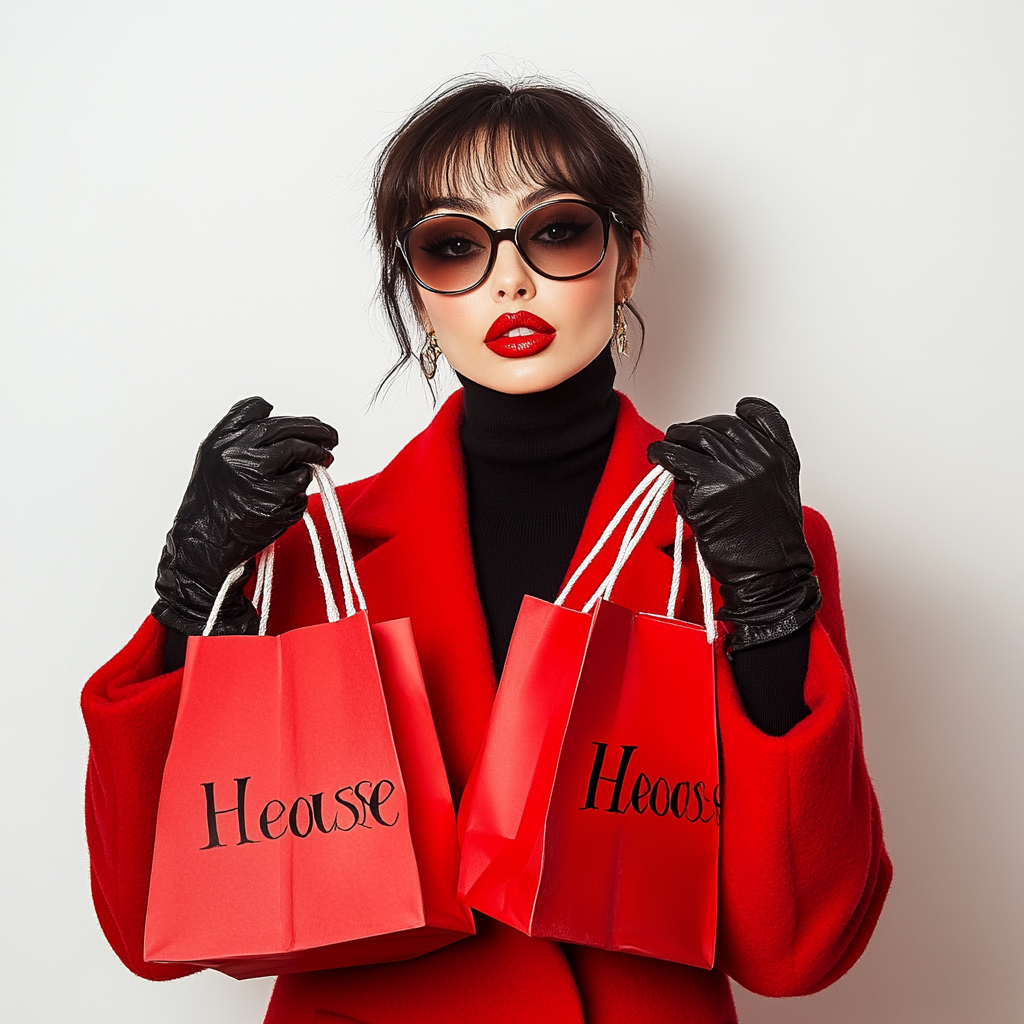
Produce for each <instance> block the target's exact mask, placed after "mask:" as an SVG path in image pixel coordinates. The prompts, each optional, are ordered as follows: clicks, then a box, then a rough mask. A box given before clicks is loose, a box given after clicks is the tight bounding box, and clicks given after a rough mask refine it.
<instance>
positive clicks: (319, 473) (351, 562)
mask: <svg viewBox="0 0 1024 1024" xmlns="http://www.w3.org/2000/svg"><path fill="white" fill-rule="evenodd" d="M311 468H312V470H313V476H314V477H315V478H316V482H317V486H318V487H319V488H320V494H321V496H322V497H323V500H324V514H325V515H326V516H327V525H328V526H329V527H330V529H331V536H332V537H333V538H334V549H335V551H336V553H337V555H338V568H339V570H340V571H341V585H342V588H343V589H344V591H345V612H346V614H347V615H354V614H355V613H356V611H361V612H364V611H366V598H365V597H363V588H362V587H361V586H360V585H359V576H358V574H357V573H356V560H355V558H353V556H352V545H351V544H350V543H349V539H348V530H347V529H345V517H344V516H343V515H342V514H341V504H340V503H339V501H338V494H337V492H336V491H335V489H334V481H333V480H332V479H331V477H330V474H329V473H328V472H327V470H326V469H324V467H323V466H311ZM353 592H354V594H355V602H354V607H353V601H352V595H353Z"/></svg>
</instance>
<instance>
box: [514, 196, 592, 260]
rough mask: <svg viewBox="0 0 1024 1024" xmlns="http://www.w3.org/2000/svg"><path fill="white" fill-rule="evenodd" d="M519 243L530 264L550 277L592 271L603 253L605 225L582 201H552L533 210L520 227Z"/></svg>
mask: <svg viewBox="0 0 1024 1024" xmlns="http://www.w3.org/2000/svg"><path fill="white" fill-rule="evenodd" d="M519 244H520V246H521V247H522V249H523V251H524V252H525V253H526V255H527V256H528V257H529V259H530V261H531V262H532V263H533V265H534V266H535V267H536V268H537V269H538V270H539V271H540V272H541V273H543V274H550V275H551V276H552V277H576V276H578V275H579V274H586V273H587V272H588V271H590V270H593V269H594V268H595V267H596V266H597V265H598V264H599V263H600V262H601V257H602V256H603V255H604V224H603V223H602V221H601V218H600V216H599V215H598V214H597V213H596V212H595V211H594V210H591V209H590V207H589V206H583V205H582V204H581V203H572V202H565V203H552V204H551V205H550V206H544V207H541V208H540V209H539V210H536V211H534V212H533V213H531V214H530V216H529V217H527V218H526V220H525V221H523V223H522V225H521V226H520V228H519Z"/></svg>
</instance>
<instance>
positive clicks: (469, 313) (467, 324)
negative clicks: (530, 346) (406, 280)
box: [420, 288, 494, 337]
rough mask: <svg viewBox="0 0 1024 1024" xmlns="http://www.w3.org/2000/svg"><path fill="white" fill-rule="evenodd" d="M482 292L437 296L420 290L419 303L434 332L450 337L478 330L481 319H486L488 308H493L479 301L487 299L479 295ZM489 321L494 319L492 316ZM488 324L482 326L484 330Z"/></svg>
mask: <svg viewBox="0 0 1024 1024" xmlns="http://www.w3.org/2000/svg"><path fill="white" fill-rule="evenodd" d="M482 291H483V289H480V288H478V289H476V291H472V292H467V293H466V294H465V295H437V294H435V293H434V292H427V291H423V290H422V289H421V290H420V301H421V302H422V303H423V308H424V310H425V311H426V314H427V319H428V320H429V321H430V323H431V324H433V326H434V330H435V331H437V333H438V334H443V335H444V336H445V337H450V336H451V335H453V334H455V335H461V334H464V333H467V332H475V331H477V330H479V324H480V321H481V319H482V318H484V317H486V315H487V312H488V310H489V307H490V306H493V303H491V302H489V301H481V300H482V299H483V300H486V299H487V296H486V294H484V295H481V294H480V293H481V292H482ZM491 319H492V320H493V319H494V317H493V314H492V316H491ZM490 322H491V321H490V320H488V321H487V323H485V324H484V330H486V329H487V327H488V326H489V325H490Z"/></svg>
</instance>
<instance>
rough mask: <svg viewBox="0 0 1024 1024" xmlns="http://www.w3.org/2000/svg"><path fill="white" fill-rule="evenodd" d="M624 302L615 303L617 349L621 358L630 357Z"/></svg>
mask: <svg viewBox="0 0 1024 1024" xmlns="http://www.w3.org/2000/svg"><path fill="white" fill-rule="evenodd" d="M625 305H626V304H625V303H624V302H617V303H615V347H616V348H617V349H618V350H619V355H620V356H628V355H629V338H627V337H626V316H625V313H624V312H623V309H624V308H625Z"/></svg>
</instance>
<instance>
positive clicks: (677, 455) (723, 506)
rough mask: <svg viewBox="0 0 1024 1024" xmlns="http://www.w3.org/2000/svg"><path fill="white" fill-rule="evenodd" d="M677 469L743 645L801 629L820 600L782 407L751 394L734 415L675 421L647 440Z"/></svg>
mask: <svg viewBox="0 0 1024 1024" xmlns="http://www.w3.org/2000/svg"><path fill="white" fill-rule="evenodd" d="M647 457H648V458H649V459H650V460H651V462H656V463H658V464H659V465H661V466H664V468H665V469H667V470H668V471H669V472H670V473H671V474H672V475H673V476H674V477H675V478H676V483H675V487H674V488H673V492H672V497H673V500H674V501H675V505H676V509H677V510H678V512H679V514H680V515H681V516H682V517H683V518H684V519H685V520H686V521H687V522H688V523H689V524H690V527H691V529H692V530H693V533H694V536H695V537H696V538H697V544H698V545H699V547H700V552H701V555H703V557H704V561H705V562H706V563H707V566H708V569H709V570H710V572H711V575H712V576H714V577H715V579H716V580H718V582H719V584H720V586H721V594H722V601H723V604H724V606H725V607H724V608H723V609H722V610H721V611H719V613H718V618H720V619H722V620H724V621H727V622H731V623H733V633H732V640H731V647H732V649H733V650H741V649H742V648H744V647H753V646H754V645H755V644H761V643H765V642H766V641H768V640H775V639H778V638H780V637H784V636H788V635H789V634H791V633H795V632H796V631H797V630H798V629H800V628H801V627H802V626H804V625H806V624H807V623H808V622H810V621H811V619H812V618H813V617H814V613H815V612H816V611H817V610H818V607H819V605H820V604H821V593H820V591H819V589H818V581H817V580H816V579H815V578H814V575H813V569H814V560H813V558H812V557H811V553H810V550H809V549H808V547H807V542H806V541H805V540H804V531H803V510H802V508H801V505H800V486H799V477H800V457H799V455H798V454H797V450H796V446H795V445H794V444H793V438H792V435H791V434H790V432H789V425H788V424H787V423H786V421H785V419H783V416H782V413H780V412H779V410H778V409H776V408H775V406H774V405H772V404H771V402H767V401H765V400H764V399H763V398H744V399H741V400H740V401H739V402H738V403H737V405H736V415H735V416H706V417H704V418H703V419H699V420H694V421H693V422H692V423H676V424H674V425H673V426H671V427H669V428H668V432H667V433H666V434H665V440H664V441H655V442H654V443H653V444H651V445H650V446H648V448H647Z"/></svg>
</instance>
